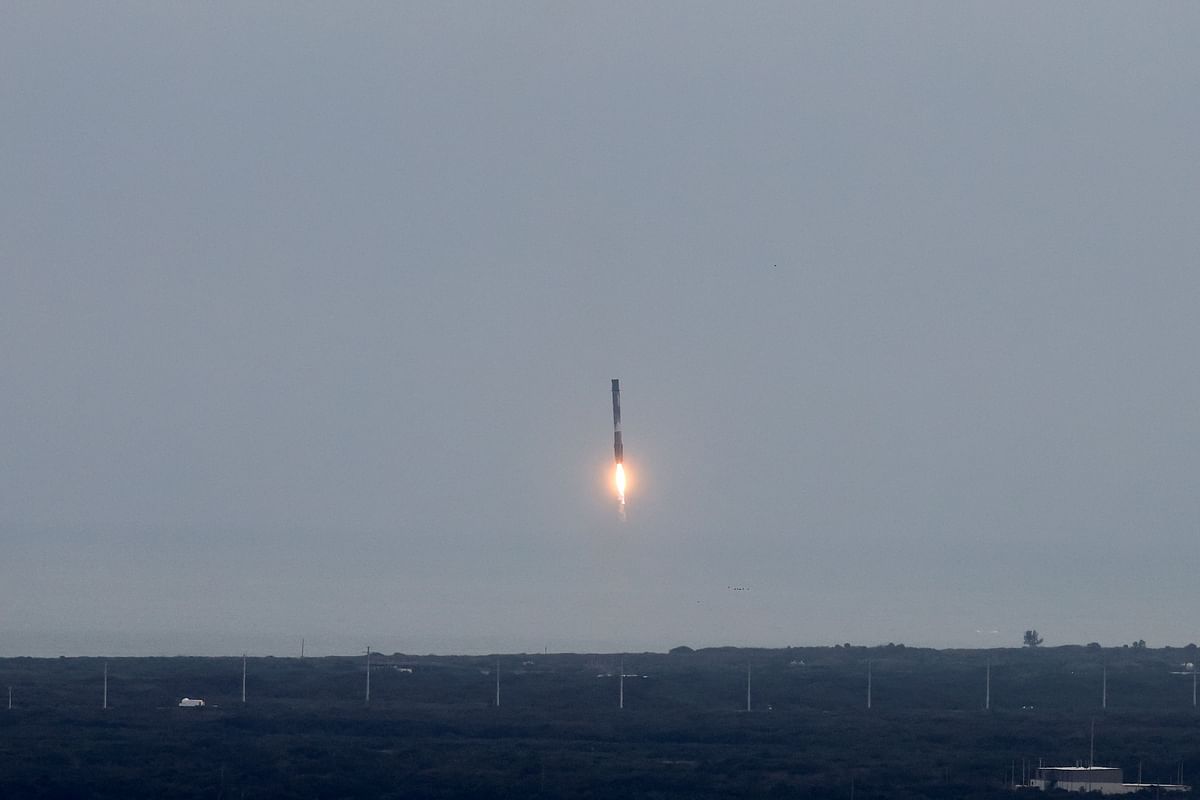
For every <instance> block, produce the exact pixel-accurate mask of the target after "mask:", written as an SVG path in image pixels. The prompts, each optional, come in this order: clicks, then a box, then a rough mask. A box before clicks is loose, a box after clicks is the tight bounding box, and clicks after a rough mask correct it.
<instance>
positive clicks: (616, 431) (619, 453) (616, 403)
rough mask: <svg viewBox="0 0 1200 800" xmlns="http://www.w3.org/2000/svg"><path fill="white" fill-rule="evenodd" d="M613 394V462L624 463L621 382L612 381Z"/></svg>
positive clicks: (614, 379) (615, 379)
mask: <svg viewBox="0 0 1200 800" xmlns="http://www.w3.org/2000/svg"><path fill="white" fill-rule="evenodd" d="M612 392H613V461H614V462H616V463H617V464H621V463H624V461H625V448H624V447H623V446H622V445H621V381H620V380H618V379H617V378H613V379H612Z"/></svg>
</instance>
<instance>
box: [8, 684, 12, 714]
mask: <svg viewBox="0 0 1200 800" xmlns="http://www.w3.org/2000/svg"><path fill="white" fill-rule="evenodd" d="M8 710H9V711H12V687H11V686H10V687H8Z"/></svg>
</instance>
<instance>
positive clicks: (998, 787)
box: [0, 645, 1200, 798]
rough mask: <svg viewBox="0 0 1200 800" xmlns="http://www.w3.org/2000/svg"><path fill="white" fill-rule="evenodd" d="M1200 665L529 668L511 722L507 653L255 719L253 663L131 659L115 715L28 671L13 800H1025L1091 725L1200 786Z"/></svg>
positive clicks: (720, 659)
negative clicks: (1030, 777) (192, 702)
mask: <svg viewBox="0 0 1200 800" xmlns="http://www.w3.org/2000/svg"><path fill="white" fill-rule="evenodd" d="M622 658H623V659H624V672H625V678H624V699H625V709H624V710H619V709H618V708H617V699H618V692H619V686H618V684H619V682H620V681H621V678H620V677H619V674H620V669H619V665H620V663H621V659H622ZM868 660H870V662H871V672H872V694H873V698H872V700H873V702H872V705H873V708H872V709H871V710H870V711H868V710H867V709H866V707H865V705H866V703H865V700H866V695H865V689H866V672H867V661H868ZM1195 662H1196V648H1195V646H1189V647H1188V648H1163V649H1151V648H1132V647H1123V648H1096V647H1054V648H1045V647H1039V648H1022V649H1006V650H972V651H965V650H943V651H934V650H927V649H922V648H913V647H904V646H902V645H889V646H887V647H876V648H867V647H859V646H852V647H832V648H785V649H774V650H765V649H764V650H758V649H736V648H712V649H701V650H695V651H692V650H691V649H690V648H676V649H675V650H673V651H672V652H671V653H669V654H661V653H660V654H655V653H643V654H624V655H623V656H621V655H615V654H614V655H595V654H590V655H589V654H556V655H541V654H538V655H512V656H501V657H500V665H501V706H500V707H499V708H496V707H494V700H495V677H496V676H495V672H494V670H495V665H496V657H495V656H485V657H465V656H463V657H439V656H406V655H402V654H394V655H392V656H382V655H379V654H376V655H374V656H372V665H371V702H370V705H369V706H366V705H365V703H364V700H365V678H366V675H365V670H366V660H365V659H364V658H363V657H361V656H360V657H356V658H340V657H339V658H320V659H304V660H300V659H295V658H252V659H250V660H249V664H248V677H247V694H248V701H249V702H247V703H246V704H245V705H244V706H243V705H242V703H241V676H242V663H241V658H240V657H238V658H121V659H109V660H108V675H109V686H108V698H109V705H110V708H109V709H108V710H102V709H101V708H100V705H101V700H102V681H103V671H104V663H103V660H101V659H95V658H64V659H27V658H17V659H7V660H0V692H3V690H4V687H6V686H8V685H11V686H12V687H13V709H12V710H11V711H4V710H3V708H2V707H0V797H21V798H74V797H79V798H83V797H88V798H93V797H94V798H129V797H168V796H169V797H178V798H191V797H196V798H200V797H205V798H213V797H220V798H239V797H247V798H255V797H258V798H266V797H287V798H326V797H328V798H353V797H373V798H374V797H385V798H388V797H391V798H457V797H461V798H467V797H470V798H487V797H512V796H528V797H545V798H551V797H581V798H618V797H620V798H627V797H647V798H649V797H653V798H718V797H720V798H726V797H764V796H766V797H812V798H847V797H849V796H850V786H851V783H853V785H854V796H855V797H856V798H872V797H875V798H883V797H887V798H949V797H955V798H964V797H966V798H999V797H1005V798H1009V797H1011V793H1010V792H1009V790H1008V785H1009V782H1010V781H1011V779H1012V776H1013V775H1014V774H1015V775H1017V776H1019V775H1020V774H1021V772H1022V763H1024V765H1025V769H1026V770H1028V769H1030V768H1031V765H1036V764H1037V762H1038V760H1039V759H1044V761H1045V762H1046V763H1059V764H1062V763H1066V764H1074V763H1076V761H1078V760H1081V759H1086V758H1087V757H1088V746H1089V740H1088V737H1089V728H1090V723H1091V721H1092V720H1093V719H1094V720H1095V721H1096V758H1097V761H1098V762H1100V761H1102V762H1104V763H1106V764H1113V765H1117V766H1121V767H1124V768H1125V771H1126V774H1127V776H1129V777H1130V778H1132V777H1133V776H1136V774H1137V770H1138V766H1139V764H1141V765H1142V768H1143V771H1144V774H1145V776H1146V779H1147V780H1158V781H1162V782H1166V781H1170V780H1174V779H1175V778H1176V776H1177V774H1178V770H1179V768H1180V764H1181V762H1182V764H1183V769H1184V777H1185V779H1187V780H1194V779H1195V778H1200V773H1196V772H1195V771H1196V770H1197V769H1200V725H1197V722H1200V714H1198V713H1197V710H1196V708H1195V707H1193V705H1192V696H1193V695H1192V690H1193V682H1194V680H1195V675H1194V674H1192V673H1190V672H1188V669H1190V667H1189V666H1187V665H1189V664H1194V663H1195ZM989 663H990V665H991V668H990V674H991V686H990V688H991V711H990V712H985V711H984V710H983V705H984V697H985V689H986V685H985V681H986V675H987V669H988V664H989ZM748 665H749V666H750V668H751V674H752V676H753V677H752V684H751V689H752V696H751V700H752V706H753V711H752V713H746V712H745V710H744V709H745V704H746V674H747V666H748ZM408 670H411V672H410V671H408ZM1105 670H1107V676H1108V678H1107V682H1108V708H1107V710H1102V709H1101V692H1102V682H1103V672H1104V671H1105ZM184 696H187V697H200V698H203V699H205V700H206V701H207V703H208V704H209V705H208V706H207V707H205V708H203V709H184V708H179V707H178V702H179V700H180V699H181V698H182V697H184ZM4 699H5V696H4V694H2V693H0V701H2V700H4Z"/></svg>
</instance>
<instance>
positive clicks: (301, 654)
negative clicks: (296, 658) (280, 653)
mask: <svg viewBox="0 0 1200 800" xmlns="http://www.w3.org/2000/svg"><path fill="white" fill-rule="evenodd" d="M300 659H301V660H303V659H304V637H303V636H301V637H300Z"/></svg>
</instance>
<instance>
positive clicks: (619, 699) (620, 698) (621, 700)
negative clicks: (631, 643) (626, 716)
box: [617, 658, 625, 710]
mask: <svg viewBox="0 0 1200 800" xmlns="http://www.w3.org/2000/svg"><path fill="white" fill-rule="evenodd" d="M619 686H620V690H619V691H620V693H619V694H618V695H617V708H619V709H622V710H623V709H624V708H625V659H623V658H622V659H621V680H620V683H619Z"/></svg>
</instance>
